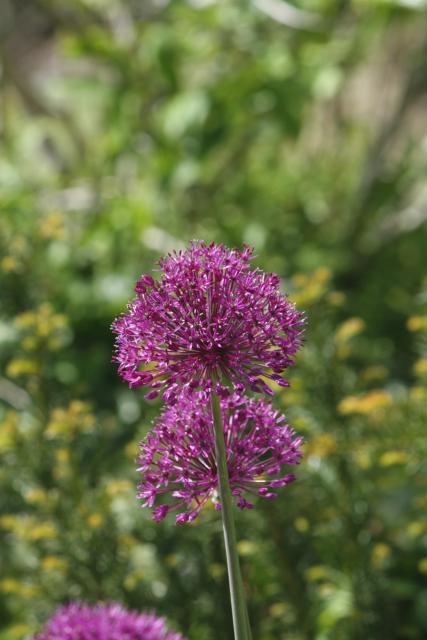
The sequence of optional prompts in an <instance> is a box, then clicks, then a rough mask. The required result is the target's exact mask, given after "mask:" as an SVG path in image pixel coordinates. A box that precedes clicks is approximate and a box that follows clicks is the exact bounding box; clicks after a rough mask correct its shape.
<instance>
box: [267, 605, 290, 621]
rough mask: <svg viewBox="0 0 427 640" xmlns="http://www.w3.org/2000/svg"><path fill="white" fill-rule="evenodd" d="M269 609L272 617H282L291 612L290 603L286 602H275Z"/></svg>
mask: <svg viewBox="0 0 427 640" xmlns="http://www.w3.org/2000/svg"><path fill="white" fill-rule="evenodd" d="M268 611H269V614H270V615H271V617H272V618H281V617H282V616H284V615H286V613H288V612H289V605H288V604H286V602H275V603H274V604H272V605H271V607H270V608H269V610H268Z"/></svg>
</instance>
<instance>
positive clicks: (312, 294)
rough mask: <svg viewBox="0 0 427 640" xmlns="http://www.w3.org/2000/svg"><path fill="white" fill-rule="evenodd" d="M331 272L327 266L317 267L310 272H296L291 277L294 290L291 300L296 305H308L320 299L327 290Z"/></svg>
mask: <svg viewBox="0 0 427 640" xmlns="http://www.w3.org/2000/svg"><path fill="white" fill-rule="evenodd" d="M331 278H332V272H331V270H330V269H329V268H328V267H319V268H318V269H316V270H315V271H313V272H312V273H297V274H295V275H294V276H293V278H292V281H291V282H292V285H293V287H294V289H295V291H294V292H293V293H292V296H291V298H292V301H293V302H295V304H296V305H297V306H301V307H305V308H306V307H309V306H311V305H313V304H314V303H316V302H318V301H319V300H321V299H322V298H323V297H324V296H325V295H326V294H327V292H328V290H329V283H330V280H331Z"/></svg>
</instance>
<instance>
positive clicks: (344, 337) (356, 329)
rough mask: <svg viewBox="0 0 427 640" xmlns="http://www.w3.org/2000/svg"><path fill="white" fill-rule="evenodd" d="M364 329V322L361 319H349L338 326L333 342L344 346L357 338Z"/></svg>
mask: <svg viewBox="0 0 427 640" xmlns="http://www.w3.org/2000/svg"><path fill="white" fill-rule="evenodd" d="M364 328H365V322H364V321H363V320H362V318H349V319H348V320H346V321H345V322H343V323H342V324H340V325H339V327H338V329H337V330H336V332H335V342H336V343H337V344H344V343H345V342H347V341H348V340H350V339H351V338H353V337H354V336H357V335H358V334H359V333H361V332H362V331H363V329H364Z"/></svg>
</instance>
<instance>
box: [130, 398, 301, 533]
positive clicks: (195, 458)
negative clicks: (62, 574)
mask: <svg viewBox="0 0 427 640" xmlns="http://www.w3.org/2000/svg"><path fill="white" fill-rule="evenodd" d="M221 410H222V417H223V424H224V440H225V447H226V457H227V467H228V475H229V482H230V488H231V493H232V495H233V496H234V498H235V501H236V503H237V505H238V506H239V507H240V508H241V509H244V508H252V507H253V504H252V503H251V502H249V501H248V500H247V497H249V496H251V495H252V496H261V497H263V498H275V497H276V495H277V494H276V492H275V490H276V489H277V488H279V487H282V486H284V485H286V484H288V483H289V482H292V481H293V480H294V479H295V477H294V475H293V474H291V473H287V472H286V471H285V470H284V469H283V466H284V465H296V464H298V463H299V462H300V459H301V453H300V446H301V444H302V438H300V437H298V436H296V434H295V433H294V431H293V430H292V429H291V428H290V427H289V426H288V425H287V424H286V422H285V418H284V416H283V415H281V414H280V413H278V412H277V411H276V410H275V409H274V408H273V407H272V406H271V404H270V403H269V402H267V401H265V400H260V399H258V400H256V399H250V398H247V397H246V396H241V395H238V394H236V393H233V394H229V393H228V392H224V393H222V397H221ZM140 449H141V453H140V455H139V458H138V464H139V468H138V471H139V472H140V473H141V475H142V478H141V482H140V485H139V494H138V497H139V498H140V499H142V500H143V506H148V507H152V508H153V517H154V519H155V520H156V521H160V520H162V519H163V518H164V517H165V516H166V515H167V514H168V513H169V512H175V513H176V512H178V513H177V515H176V522H177V523H178V524H181V523H184V522H188V521H191V520H194V519H195V518H196V517H197V516H198V514H199V512H200V510H201V509H202V507H203V506H204V504H205V503H206V501H207V500H208V499H209V498H213V500H214V502H215V504H216V508H218V509H220V508H221V505H220V504H219V502H218V501H217V489H218V476H217V466H216V461H215V435H214V428H213V422H212V413H211V410H210V407H209V394H208V393H207V392H203V391H199V392H194V393H193V394H183V395H181V396H179V397H178V398H177V401H176V403H174V404H173V405H170V406H168V407H167V408H166V410H165V411H164V412H163V414H162V415H161V416H160V418H159V420H158V421H157V423H156V424H155V425H154V428H153V429H152V430H151V431H150V432H149V434H148V435H147V436H146V438H145V440H144V441H143V442H142V443H141V445H140Z"/></svg>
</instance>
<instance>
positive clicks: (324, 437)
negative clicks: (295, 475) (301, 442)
mask: <svg viewBox="0 0 427 640" xmlns="http://www.w3.org/2000/svg"><path fill="white" fill-rule="evenodd" d="M336 450H337V443H336V441H335V438H334V437H333V435H332V434H330V433H320V434H318V435H316V436H314V437H312V438H311V439H310V440H309V442H308V443H307V445H306V453H305V455H306V458H310V457H313V458H321V459H322V458H327V457H328V456H330V455H332V454H333V453H335V452H336Z"/></svg>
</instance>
